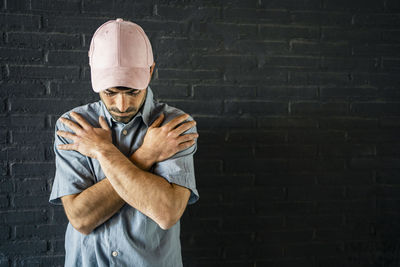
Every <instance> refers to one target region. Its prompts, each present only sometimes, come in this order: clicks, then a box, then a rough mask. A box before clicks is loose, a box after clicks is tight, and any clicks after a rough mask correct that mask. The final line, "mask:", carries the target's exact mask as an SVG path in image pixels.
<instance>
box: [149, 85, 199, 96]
mask: <svg viewBox="0 0 400 267" xmlns="http://www.w3.org/2000/svg"><path fill="white" fill-rule="evenodd" d="M151 90H152V91H153V93H154V97H155V98H157V99H158V98H166V99H168V98H174V99H176V98H178V99H185V98H188V97H189V96H191V90H190V88H189V86H188V85H180V84H171V85H158V84H156V85H155V84H152V85H151Z"/></svg>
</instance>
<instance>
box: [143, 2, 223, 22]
mask: <svg viewBox="0 0 400 267" xmlns="http://www.w3.org/2000/svg"><path fill="white" fill-rule="evenodd" d="M220 13H221V12H220V8H217V7H206V6H201V7H199V6H190V5H184V6H176V5H175V6H174V5H163V4H157V15H159V16H161V17H163V18H165V19H167V20H176V21H185V20H189V19H192V20H195V21H208V20H210V19H213V18H218V17H220ZM143 15H144V14H143Z"/></svg>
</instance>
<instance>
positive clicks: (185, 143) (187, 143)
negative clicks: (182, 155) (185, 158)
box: [178, 140, 196, 151]
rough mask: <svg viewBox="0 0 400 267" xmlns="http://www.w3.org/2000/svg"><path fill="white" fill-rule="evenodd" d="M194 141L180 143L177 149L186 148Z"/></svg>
mask: <svg viewBox="0 0 400 267" xmlns="http://www.w3.org/2000/svg"><path fill="white" fill-rule="evenodd" d="M195 143H196V142H195V141H194V140H192V141H188V142H184V143H181V144H179V145H178V149H179V151H182V150H185V149H186V148H189V147H191V146H193V145H194V144H195Z"/></svg>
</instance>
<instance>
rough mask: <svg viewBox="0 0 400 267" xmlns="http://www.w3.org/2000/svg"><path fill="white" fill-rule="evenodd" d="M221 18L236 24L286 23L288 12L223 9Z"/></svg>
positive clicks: (288, 18)
mask: <svg viewBox="0 0 400 267" xmlns="http://www.w3.org/2000/svg"><path fill="white" fill-rule="evenodd" d="M223 18H224V19H226V20H229V21H232V22H236V23H254V24H256V23H282V24H285V23H288V22H289V21H290V17H289V12H287V11H284V10H276V9H275V10H272V9H255V8H224V9H223Z"/></svg>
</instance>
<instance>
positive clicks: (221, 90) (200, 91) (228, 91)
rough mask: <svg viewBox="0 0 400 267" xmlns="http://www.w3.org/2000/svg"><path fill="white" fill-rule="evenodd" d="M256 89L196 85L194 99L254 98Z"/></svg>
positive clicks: (249, 87) (250, 87)
mask: <svg viewBox="0 0 400 267" xmlns="http://www.w3.org/2000/svg"><path fill="white" fill-rule="evenodd" d="M255 96H256V89H255V88H254V87H252V86H243V87H238V86H220V85H196V86H194V97H195V98H197V99H210V98H221V99H223V98H226V97H249V98H250V97H255Z"/></svg>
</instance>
